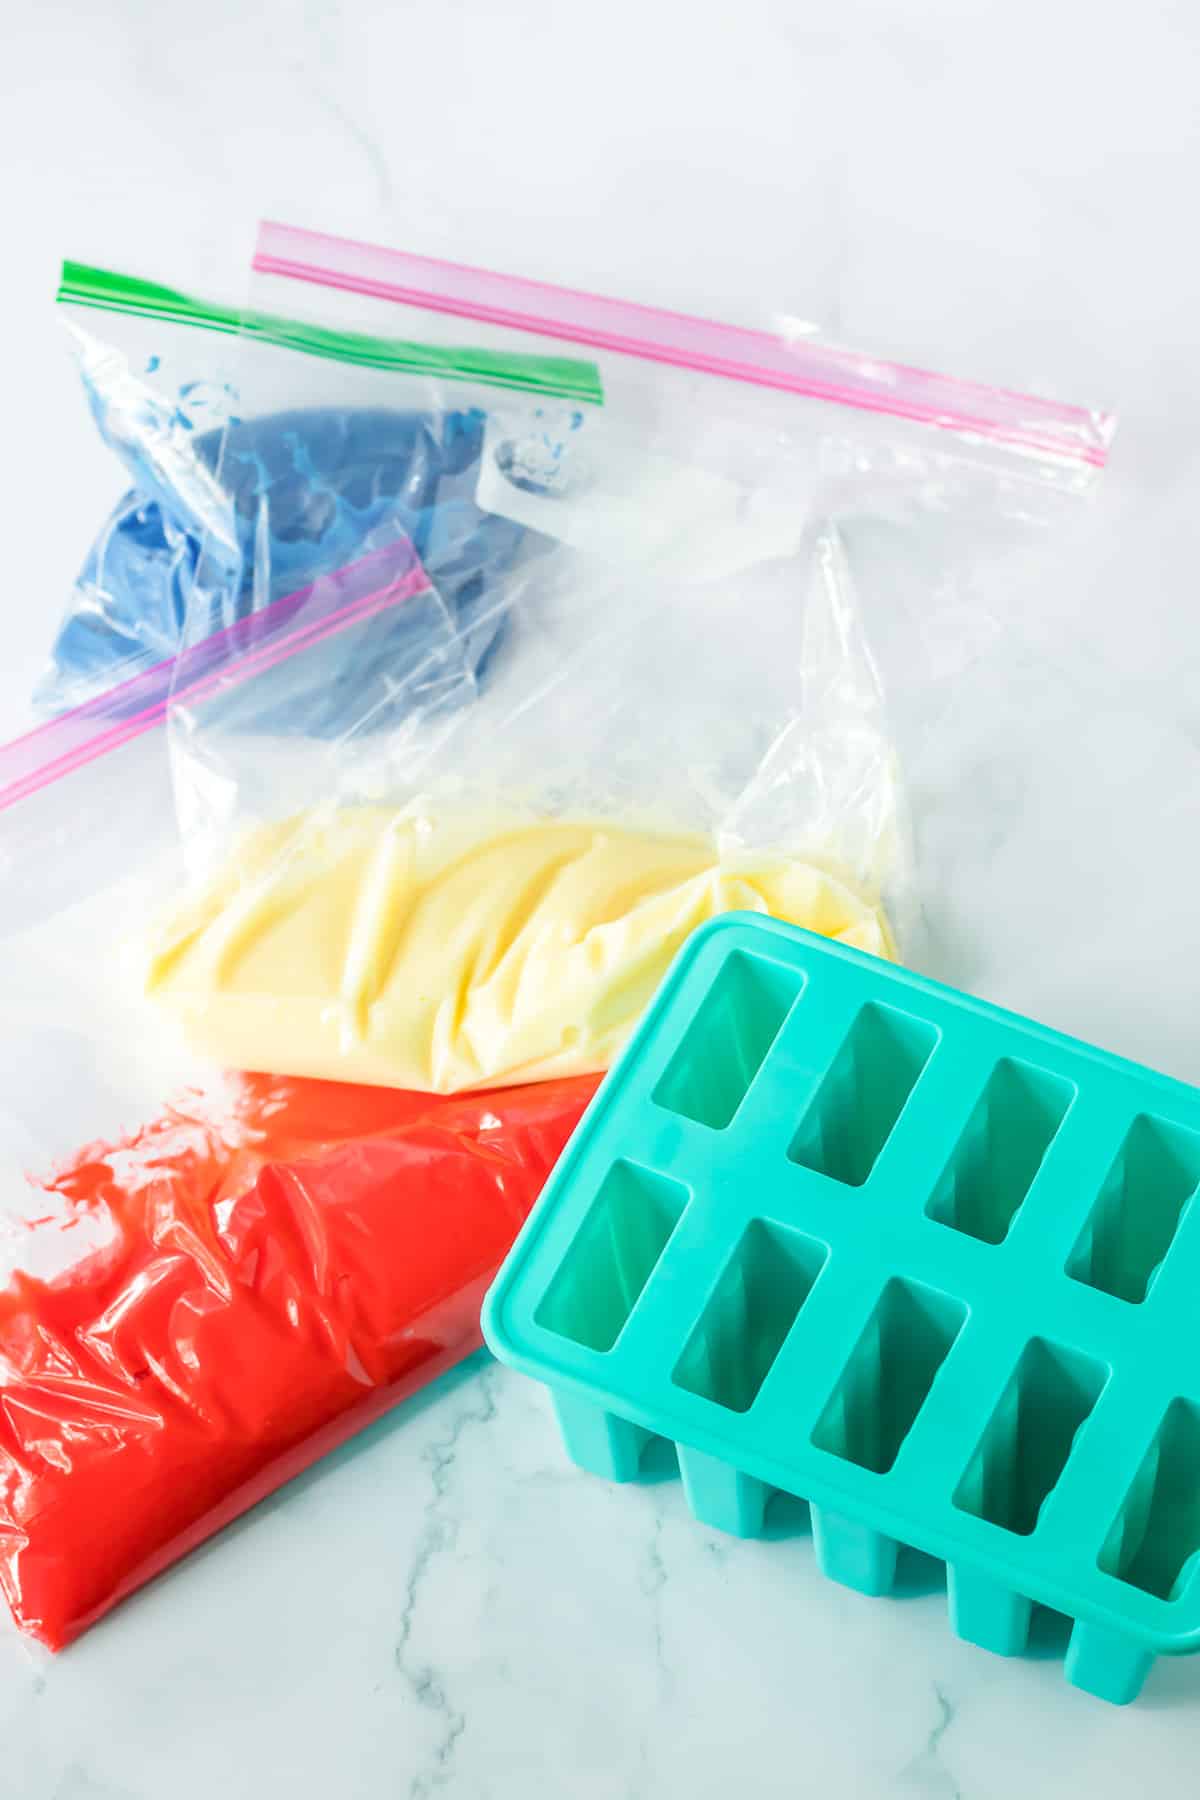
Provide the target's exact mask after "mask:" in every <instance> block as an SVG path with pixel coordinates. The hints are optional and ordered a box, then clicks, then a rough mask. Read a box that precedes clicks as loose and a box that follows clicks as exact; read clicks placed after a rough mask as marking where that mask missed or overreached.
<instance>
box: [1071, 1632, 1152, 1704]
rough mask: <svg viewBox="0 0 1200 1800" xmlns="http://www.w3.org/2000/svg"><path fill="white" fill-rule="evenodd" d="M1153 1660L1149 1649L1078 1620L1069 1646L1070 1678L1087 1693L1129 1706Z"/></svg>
mask: <svg viewBox="0 0 1200 1800" xmlns="http://www.w3.org/2000/svg"><path fill="white" fill-rule="evenodd" d="M1153 1661H1154V1657H1153V1655H1152V1653H1151V1652H1150V1651H1149V1650H1143V1649H1142V1648H1141V1646H1140V1645H1138V1644H1135V1643H1131V1642H1130V1640H1129V1639H1128V1638H1125V1637H1121V1636H1120V1635H1119V1634H1118V1633H1117V1632H1115V1631H1106V1630H1105V1629H1104V1628H1103V1626H1100V1625H1087V1624H1085V1623H1084V1621H1083V1620H1082V1619H1077V1620H1076V1621H1075V1627H1074V1630H1073V1631H1072V1632H1071V1642H1070V1644H1069V1645H1068V1646H1067V1661H1066V1672H1067V1680H1068V1681H1070V1682H1072V1683H1073V1684H1074V1685H1075V1686H1076V1687H1077V1688H1082V1689H1083V1690H1084V1692H1085V1693H1087V1694H1095V1695H1097V1696H1098V1697H1099V1698H1100V1699H1101V1700H1111V1701H1112V1702H1113V1704H1114V1705H1115V1706H1127V1705H1128V1703H1129V1702H1130V1701H1131V1700H1136V1699H1137V1697H1138V1694H1139V1693H1140V1692H1141V1686H1142V1683H1143V1681H1145V1679H1146V1676H1147V1675H1148V1674H1149V1672H1150V1665H1151V1663H1152V1662H1153Z"/></svg>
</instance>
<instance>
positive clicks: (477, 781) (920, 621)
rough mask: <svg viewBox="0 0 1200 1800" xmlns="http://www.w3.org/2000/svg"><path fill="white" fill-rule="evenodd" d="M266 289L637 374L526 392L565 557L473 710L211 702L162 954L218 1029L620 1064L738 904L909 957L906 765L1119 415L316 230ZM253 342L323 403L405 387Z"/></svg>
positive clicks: (197, 1034)
mask: <svg viewBox="0 0 1200 1800" xmlns="http://www.w3.org/2000/svg"><path fill="white" fill-rule="evenodd" d="M252 299H253V304H254V305H255V307H256V308H258V307H262V308H264V309H270V310H276V311H278V310H284V309H286V311H287V312H288V314H289V315H290V316H294V317H300V316H306V317H308V319H309V320H310V321H311V322H319V323H320V324H321V326H322V328H325V329H337V330H345V329H350V328H352V329H354V330H372V331H378V330H381V329H384V330H388V331H396V330H398V329H401V328H402V327H401V326H400V325H398V323H397V321H399V320H404V321H405V322H406V323H405V325H404V327H403V329H416V330H419V331H420V333H421V335H422V337H423V338H428V339H431V340H432V339H433V338H434V337H435V335H436V333H437V331H438V329H439V326H440V328H441V329H442V331H443V332H450V331H453V332H456V333H457V332H459V331H461V330H462V328H463V324H464V321H465V320H469V321H470V329H471V330H472V332H474V333H476V334H478V336H479V339H480V341H481V342H483V343H486V344H487V345H488V346H489V348H491V349H492V350H493V351H495V352H497V353H500V352H501V351H508V352H511V351H514V350H515V349H516V348H517V347H518V346H520V347H521V348H522V349H523V350H525V351H526V352H527V353H531V352H540V351H546V352H548V351H549V350H551V349H553V348H555V347H558V346H560V345H561V344H562V343H563V342H564V341H568V342H570V343H571V344H573V345H576V346H578V347H580V348H586V353H587V354H588V356H589V357H590V358H594V359H595V361H596V362H597V364H598V366H599V367H600V370H601V374H602V380H603V385H604V391H605V397H606V404H605V407H604V408H603V410H595V409H592V410H589V409H585V408H581V407H576V406H572V405H563V404H561V403H558V402H552V401H550V400H548V399H547V398H546V397H545V396H539V397H537V398H536V399H534V398H531V397H530V396H528V395H509V396H507V398H506V399H505V400H501V399H495V400H489V402H488V404H487V407H486V414H487V422H486V426H485V429H484V435H483V446H482V453H481V457H480V461H479V465H478V470H477V481H476V488H475V503H476V505H477V506H478V507H479V508H480V510H481V511H483V512H485V513H487V514H488V515H489V516H490V517H494V518H501V519H506V520H508V521H509V522H511V523H514V524H517V525H520V526H522V527H524V528H525V529H527V530H528V531H530V532H536V533H537V534H538V539H539V542H540V544H541V545H542V546H543V548H542V550H541V552H540V554H539V555H538V556H536V557H535V558H529V559H518V560H517V561H515V562H514V564H512V565H510V567H509V568H508V569H506V570H505V571H503V572H502V573H500V574H499V575H498V576H497V579H496V580H495V581H494V583H493V584H492V587H491V599H492V604H493V605H494V606H495V607H496V608H498V609H499V610H500V611H501V612H502V613H503V614H504V617H505V619H506V624H507V629H506V633H505V638H504V641H503V643H502V644H501V645H499V646H498V647H497V649H496V651H495V652H494V654H493V657H492V659H491V663H490V668H489V678H488V681H487V683H486V687H485V689H484V691H482V692H481V693H480V695H479V698H478V700H477V702H476V703H475V704H474V705H472V706H471V707H470V708H469V709H464V708H462V707H458V708H451V709H447V708H445V707H442V706H440V705H439V704H437V703H436V700H435V702H434V703H432V704H429V705H424V704H418V703H415V687H414V690H413V693H412V695H408V696H406V695H405V694H402V693H397V691H396V689H395V687H394V685H393V684H391V683H390V682H389V681H388V679H387V677H386V674H385V673H384V672H383V671H380V678H379V679H378V680H367V681H365V682H364V683H363V684H362V685H361V686H360V688H359V702H360V703H359V706H358V713H357V718H356V720H355V722H354V725H353V727H352V728H351V729H349V730H347V731H346V732H345V733H344V734H343V736H342V737H341V738H340V739H339V740H338V741H337V742H336V743H334V744H329V743H323V742H321V741H320V740H319V738H318V736H317V734H315V733H313V732H311V731H307V730H305V729H304V725H303V720H304V708H303V707H298V708H297V709H296V713H295V718H296V720H297V721H298V725H299V729H297V730H294V731H290V732H286V733H283V734H280V735H279V736H278V739H277V742H276V743H275V745H274V746H273V747H272V753H270V754H268V753H267V745H266V740H265V738H264V734H263V733H262V731H261V730H259V729H258V726H259V724H260V719H259V718H258V717H257V716H256V714H257V711H258V709H257V703H256V694H255V690H254V688H253V686H252V685H251V686H250V687H243V688H241V689H240V690H239V692H238V694H237V696H236V700H235V703H234V704H232V705H229V706H226V705H225V703H224V701H223V698H222V696H221V695H220V693H219V692H218V693H216V694H214V695H206V696H204V697H203V698H202V700H201V702H200V704H194V703H191V702H189V701H188V700H187V699H186V698H184V699H181V700H180V701H179V703H178V704H176V705H175V706H174V707H173V708H172V718H171V729H172V739H173V752H174V769H175V778H176V792H177V798H178V803H179V806H180V816H181V822H182V825H183V829H184V835H185V840H186V842H187V844H188V846H189V852H190V855H191V858H192V862H193V867H194V869H195V871H196V883H195V886H194V889H193V892H192V893H191V895H190V896H189V898H188V900H187V902H186V903H185V904H183V905H182V906H181V907H180V908H179V909H178V911H177V912H176V914H175V916H174V917H173V918H171V919H169V920H168V921H167V923H166V926H165V927H164V930H163V932H162V934H161V935H160V937H159V939H158V941H157V942H156V944H155V946H154V948H153V953H152V959H151V965H150V983H151V987H152V989H153V991H155V992H156V993H157V994H159V995H160V997H161V998H162V999H163V1000H164V1001H165V1002H166V1004H168V1005H169V1006H170V1007H171V1008H172V1009H173V1010H174V1011H176V1012H177V1013H178V1014H179V1015H180V1016H181V1017H182V1019H183V1021H184V1023H185V1026H186V1028H187V1030H188V1033H189V1035H190V1038H191V1041H192V1042H193V1043H195V1044H197V1045H202V1046H203V1047H204V1048H205V1049H206V1050H207V1051H208V1052H209V1053H212V1054H218V1055H221V1056H224V1057H227V1058H231V1059H233V1060H236V1061H238V1062H240V1063H244V1064H246V1065H247V1066H250V1067H259V1066H270V1067H279V1066H283V1067H287V1068H289V1069H290V1070H292V1071H293V1072H295V1073H297V1074H306V1075H310V1076H324V1077H332V1076H334V1075H338V1076H341V1077H343V1078H353V1079H356V1080H364V1081H371V1082H380V1083H383V1084H387V1083H389V1082H397V1083H399V1084H401V1085H405V1086H412V1087H422V1086H424V1087H428V1088H430V1089H433V1090H435V1091H454V1090H457V1089H466V1088H471V1087H476V1086H488V1085H493V1084H496V1083H499V1082H507V1081H523V1080H528V1079H534V1078H537V1079H540V1078H545V1077H548V1076H553V1075H561V1074H564V1073H572V1072H583V1071H591V1070H595V1069H599V1068H603V1067H604V1066H606V1065H607V1063H608V1062H609V1061H610V1060H611V1057H612V1056H613V1054H615V1052H616V1050H617V1049H618V1048H619V1047H620V1045H621V1043H622V1042H623V1041H624V1038H625V1036H626V1035H627V1033H628V1030H629V1028H630V1026H631V1025H632V1022H633V1020H634V1019H635V1018H636V1016H637V1013H638V1011H639V1010H640V1008H641V1006H642V1005H643V1004H644V1003H645V1001H646V1000H647V999H648V997H649V995H650V993H651V992H652V991H653V988H654V986H655V984H656V982H657V979H658V977H659V976H660V975H661V973H662V970H663V968H664V967H665V965H666V962H667V961H668V960H669V957H670V955H671V954H672V952H673V950H674V949H675V948H676V946H677V945H678V943H679V942H680V941H681V939H682V938H683V937H684V936H686V934H687V932H688V931H689V930H690V929H691V928H692V927H693V926H694V925H695V924H697V923H698V922H699V921H700V920H702V919H704V918H706V917H709V916H711V915H712V914H713V913H714V912H718V911H722V910H725V909H727V908H729V907H748V908H751V909H757V910H762V911H767V912H772V913H776V914H778V915H780V916H782V917H785V918H791V919H793V920H795V921H797V922H799V923H801V924H804V925H808V926H811V927H813V928H815V929H817V930H821V931H826V932H828V933H829V934H830V935H835V936H841V937H845V938H846V939H847V940H848V941H851V942H856V943H860V944H865V945H866V946H868V947H869V948H872V949H875V950H878V951H880V952H883V953H889V952H890V950H891V947H892V933H891V929H890V924H889V917H888V914H889V911H891V910H892V908H893V907H894V905H895V904H897V903H898V904H899V905H900V906H901V908H903V901H904V898H905V891H906V884H907V877H908V866H907V862H906V857H905V832H904V813H903V804H902V798H901V789H900V781H899V770H900V769H901V768H902V767H903V764H904V762H905V761H906V760H907V759H908V758H910V757H912V756H914V755H918V754H919V752H920V749H921V743H922V738H923V736H924V735H925V734H926V733H927V731H928V729H929V725H930V722H931V720H933V719H935V718H936V717H937V715H938V713H939V711H940V710H942V709H944V707H945V705H946V703H947V698H948V695H949V694H950V693H951V692H952V690H953V689H954V687H955V684H956V682H957V680H958V678H959V676H960V674H961V672H962V670H963V669H964V667H965V666H966V665H967V664H968V663H969V662H970V661H971V659H972V658H974V657H978V656H980V655H982V654H984V653H985V652H986V650H987V647H988V631H989V629H990V626H991V624H992V622H993V620H994V616H995V615H994V609H993V590H994V586H995V583H996V582H1000V583H1002V582H1003V581H1004V580H1005V579H1006V578H1007V573H1008V572H1011V571H1012V570H1014V569H1017V568H1019V566H1020V563H1021V559H1022V557H1023V556H1024V555H1026V554H1027V546H1028V544H1029V542H1030V540H1031V536H1033V537H1036V536H1037V528H1038V526H1039V525H1040V524H1041V523H1044V522H1052V521H1053V520H1054V517H1055V515H1056V513H1061V512H1062V511H1063V510H1065V509H1069V508H1070V507H1071V506H1072V505H1073V504H1074V502H1075V500H1076V499H1077V497H1078V496H1079V495H1080V494H1082V493H1084V492H1086V491H1087V490H1088V488H1089V487H1090V485H1091V483H1092V480H1093V478H1094V476H1095V474H1096V472H1097V470H1098V468H1099V467H1100V466H1102V464H1103V461H1104V457H1105V451H1106V446H1107V441H1108V437H1109V434H1110V429H1111V422H1110V421H1108V420H1107V419H1105V418H1104V417H1102V416H1100V415H1094V414H1091V413H1087V412H1084V411H1082V410H1080V409H1075V408H1069V407H1060V406H1055V405H1052V404H1049V403H1042V402H1037V401H1032V400H1023V399H1021V398H1019V397H1015V396H1010V395H1005V394H995V393H992V392H990V391H989V390H984V389H979V388H973V387H969V386H964V385H962V384H956V383H954V382H948V381H945V380H942V379H940V378H937V377H932V376H925V375H921V374H917V373H915V372H913V371H909V370H905V369H903V368H899V367H897V366H894V365H887V364H881V363H879V362H876V361H872V360H871V359H867V358H862V357H856V356H852V355H850V354H849V353H847V352H844V351H830V350H827V349H824V348H823V347H822V346H820V345H817V344H815V343H813V342H810V341H807V340H804V341H787V340H785V339H783V338H781V337H779V336H773V335H768V334H763V333H756V332H748V331H745V330H741V329H735V328H729V327H722V326H716V325H706V324H703V323H701V322H698V321H693V320H688V319H684V318H681V317H678V316H676V315H670V314H663V313H657V312H654V311H651V310H648V309H644V308H639V307H633V306H623V305H621V304H619V303H614V302H608V301H601V300H596V299H593V298H590V297H588V296H581V295H577V294H572V293H568V292H565V291H560V290H556V289H553V288H548V287H546V286H544V285H542V284H534V283H525V282H521V281H519V280H512V279H509V278H506V277H501V276H495V275H488V274H484V273H480V272H476V271H470V270H465V269H462V268H458V267H452V266H444V265H440V264H432V263H429V262H426V261H423V260H422V259H419V258H412V257H407V256H405V255H403V254H399V253H392V252H388V251H382V250H380V251H376V250H371V249H368V248H365V247H363V246H359V245H353V244H347V243H344V242H342V241H340V240H331V239H324V238H318V237H315V236H313V235H312V234H309V233H304V232H296V231H291V230H289V229H288V228H286V227H280V226H266V227H264V228H263V230H262V233H261V234H260V240H259V247H258V253H257V256H256V259H255V282H254V289H253V295H252ZM242 353H243V356H244V358H245V359H246V362H247V365H248V366H257V365H258V364H259V363H260V362H262V361H263V360H270V361H271V362H272V364H273V365H274V367H275V370H276V373H275V374H273V376H272V384H273V385H276V384H278V383H282V382H290V383H292V384H293V392H294V394H295V395H296V396H297V397H299V396H303V399H304V401H305V403H309V402H310V401H315V402H319V403H321V404H330V403H335V402H336V399H337V396H338V393H339V391H340V390H341V389H342V387H343V386H344V385H346V384H347V383H348V382H349V380H350V377H351V376H353V380H354V383H355V384H356V385H355V392H356V394H359V395H361V393H362V388H361V385H359V384H361V382H362V381H363V380H367V379H369V380H371V381H372V382H375V381H378V380H380V379H382V378H381V377H379V376H377V375H373V374H369V373H368V374H366V375H364V372H363V371H361V370H354V371H347V370H346V369H344V368H343V367H341V366H340V365H339V364H338V363H336V362H335V361H332V360H330V359H323V360H321V361H319V362H318V361H315V360H313V359H304V358H300V357H296V356H294V355H290V354H289V352H288V351H287V350H286V348H285V347H282V346H279V345H275V344H270V345H268V344H264V343H263V342H262V341H260V340H258V339H256V338H255V337H254V336H253V335H248V336H246V337H244V338H243V342H242ZM281 362H286V363H287V364H288V368H287V369H286V370H281V369H280V364H281ZM245 385H250V384H249V382H247V383H246V384H245ZM450 404H452V400H451V397H450V395H449V393H448V391H447V390H445V389H443V390H442V391H441V393H440V394H439V393H437V392H433V391H431V393H430V397H429V401H428V405H429V407H430V410H431V411H436V409H437V407H438V406H439V405H441V406H447V405H450ZM256 504H257V506H258V508H259V510H260V514H261V513H265V515H266V517H267V519H268V520H269V518H270V515H271V511H272V506H273V504H274V502H273V499H272V494H271V490H270V485H269V484H265V485H262V486H260V488H259V490H258V499H257V503H256ZM204 620H205V615H204V612H203V610H202V609H201V612H200V623H201V626H203V624H204ZM443 653H444V647H443V651H441V652H439V654H443ZM434 660H435V661H436V658H435V659H434ZM428 674H429V668H427V669H426V670H425V671H423V672H422V674H421V677H420V681H421V683H422V684H423V691H425V692H428V693H430V694H432V695H433V696H435V697H436V695H437V694H438V692H439V691H440V688H439V684H438V683H437V682H434V683H432V685H431V684H429V682H428V681H427V679H426V678H427V676H428ZM303 679H304V675H303V670H302V669H301V670H300V671H299V673H298V680H299V681H300V682H301V683H303ZM325 679H327V670H326V669H324V668H323V667H322V668H316V667H314V669H313V672H312V682H311V687H312V691H313V695H314V701H315V698H316V695H317V693H318V692H319V688H320V684H321V682H322V681H324V680H325ZM885 697H886V703H887V711H886V712H885V704H884V702H885ZM263 704H264V707H269V706H270V696H269V695H264V696H263ZM381 724H382V726H383V728H382V729H381ZM898 752H899V756H898V754H897V753H898ZM281 1058H284V1059H286V1061H285V1062H283V1063H281V1062H280V1059H281Z"/></svg>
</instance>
